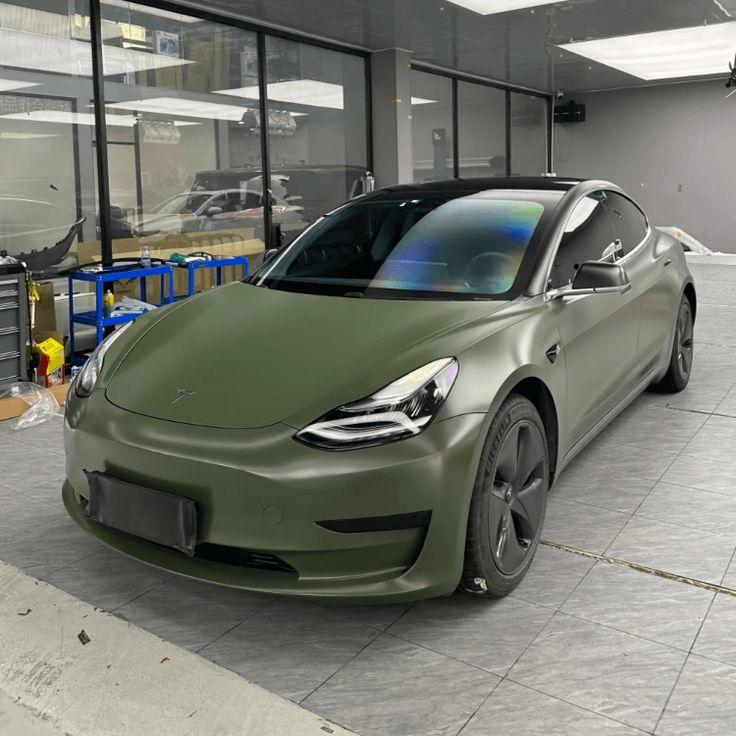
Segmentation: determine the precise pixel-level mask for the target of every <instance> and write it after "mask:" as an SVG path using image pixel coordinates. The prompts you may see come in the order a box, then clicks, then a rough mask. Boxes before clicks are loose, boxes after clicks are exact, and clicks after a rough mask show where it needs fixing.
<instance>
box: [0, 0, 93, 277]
mask: <svg viewBox="0 0 736 736" xmlns="http://www.w3.org/2000/svg"><path fill="white" fill-rule="evenodd" d="M91 98H92V55H91V46H90V43H89V2H88V0H67V2H64V3H49V2H44V1H43V0H23V1H22V2H20V1H17V0H10V1H6V2H3V3H0V251H7V252H8V254H9V255H12V256H18V255H19V254H26V256H25V258H24V260H26V261H27V262H28V265H29V266H30V267H32V269H33V271H34V275H35V276H36V277H37V278H48V277H52V276H54V275H55V274H57V273H59V272H60V271H61V270H63V268H64V267H65V266H68V265H69V264H70V263H73V262H76V261H75V259H76V252H77V250H78V244H79V242H80V241H82V242H84V243H86V247H87V249H88V251H89V252H90V253H91V254H94V255H95V257H99V254H100V242H99V239H98V235H97V232H96V222H97V208H96V204H95V183H94V169H93V163H92V162H93V154H94V150H93V131H94V127H93V126H94V117H93V115H92V114H91V111H90V108H89V103H90V99H91ZM44 248H46V249H48V250H46V251H45V252H44V253H40V251H42V250H43V249H44ZM33 250H35V251H38V253H37V254H36V255H35V256H31V255H29V254H31V251H33Z"/></svg>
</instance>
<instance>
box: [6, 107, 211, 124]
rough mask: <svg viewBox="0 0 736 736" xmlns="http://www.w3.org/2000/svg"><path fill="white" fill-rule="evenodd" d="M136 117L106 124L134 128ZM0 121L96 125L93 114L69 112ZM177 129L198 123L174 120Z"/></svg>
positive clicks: (16, 114) (108, 119)
mask: <svg viewBox="0 0 736 736" xmlns="http://www.w3.org/2000/svg"><path fill="white" fill-rule="evenodd" d="M136 119H137V118H136V117H135V116H134V115H106V116H105V122H106V123H107V125H108V126H110V127H118V128H132V127H133V126H134V125H135V123H136ZM0 120H21V121H24V122H25V121H28V122H33V123H61V124H63V125H95V116H94V114H93V113H91V112H69V111H67V110H31V111H28V112H13V113H8V114H6V115H0ZM174 125H175V126H176V127H177V128H180V127H184V126H187V125H198V123H193V122H189V121H186V120H174Z"/></svg>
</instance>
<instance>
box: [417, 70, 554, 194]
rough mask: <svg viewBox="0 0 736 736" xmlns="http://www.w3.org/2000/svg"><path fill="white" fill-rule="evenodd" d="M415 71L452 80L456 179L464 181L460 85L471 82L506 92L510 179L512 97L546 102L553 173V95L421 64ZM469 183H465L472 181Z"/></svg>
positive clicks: (510, 170)
mask: <svg viewBox="0 0 736 736" xmlns="http://www.w3.org/2000/svg"><path fill="white" fill-rule="evenodd" d="M410 68H411V70H412V71H417V72H423V73H425V74H434V75H436V76H439V77H448V78H449V79H450V80H452V115H451V117H452V156H453V161H452V170H453V178H454V179H462V177H460V175H459V167H460V139H459V137H458V136H459V133H460V122H459V115H460V113H459V107H458V89H457V88H458V82H467V83H469V84H477V85H479V86H482V87H491V88H493V89H500V90H503V91H504V92H505V93H506V95H505V114H506V176H511V172H512V170H513V167H512V165H511V127H512V126H511V94H512V93H515V94H521V95H526V96H528V97H537V98H540V99H542V100H544V101H545V102H546V114H545V116H544V117H545V124H546V130H545V141H546V143H547V161H546V165H547V171H548V172H551V171H552V145H553V125H552V113H551V111H552V106H553V101H552V95H550V94H548V93H546V92H542V91H540V90H534V89H529V88H527V87H521V86H518V85H513V84H506V83H504V82H498V81H495V80H491V79H485V78H483V77H476V76H474V75H472V74H463V73H462V72H456V71H452V70H449V69H441V68H438V67H435V66H433V65H432V64H423V63H421V62H412V64H411V66H410ZM471 180H472V179H467V180H464V181H471Z"/></svg>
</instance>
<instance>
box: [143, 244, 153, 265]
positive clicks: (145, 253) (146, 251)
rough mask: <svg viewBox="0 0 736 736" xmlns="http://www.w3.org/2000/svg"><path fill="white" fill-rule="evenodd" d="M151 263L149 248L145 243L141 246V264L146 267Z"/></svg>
mask: <svg viewBox="0 0 736 736" xmlns="http://www.w3.org/2000/svg"><path fill="white" fill-rule="evenodd" d="M150 265H151V249H150V248H149V247H148V246H147V245H142V246H141V266H143V267H144V268H148V267H149V266H150Z"/></svg>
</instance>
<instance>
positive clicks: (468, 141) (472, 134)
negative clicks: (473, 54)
mask: <svg viewBox="0 0 736 736" xmlns="http://www.w3.org/2000/svg"><path fill="white" fill-rule="evenodd" d="M457 119H458V131H457V135H458V144H459V154H460V157H459V158H460V160H459V161H458V171H459V175H460V178H469V177H478V176H506V92H505V91H504V90H502V89H496V88H495V87H486V86H484V85H481V84H471V83H469V82H460V81H459V82H458V83H457Z"/></svg>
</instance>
